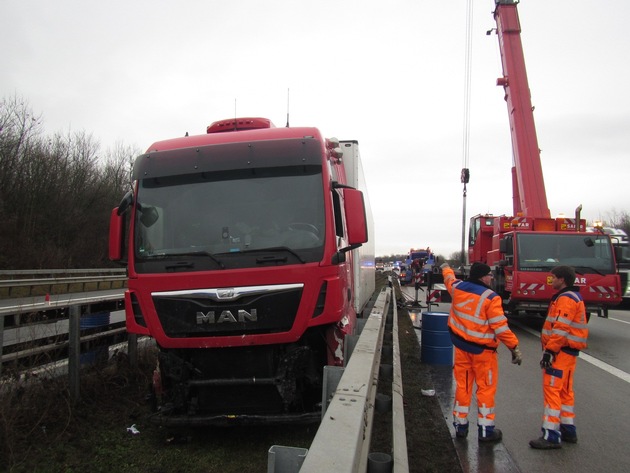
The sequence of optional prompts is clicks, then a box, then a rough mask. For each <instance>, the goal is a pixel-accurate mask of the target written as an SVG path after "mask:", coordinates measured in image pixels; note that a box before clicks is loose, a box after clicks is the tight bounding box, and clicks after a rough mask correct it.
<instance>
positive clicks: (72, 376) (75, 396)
mask: <svg viewBox="0 0 630 473" xmlns="http://www.w3.org/2000/svg"><path fill="white" fill-rule="evenodd" d="M80 356H81V306H80V305H73V306H70V318H69V323H68V385H69V388H70V398H71V399H72V400H73V401H78V400H79V396H80V393H79V371H80V370H81V366H80V361H81V360H80Z"/></svg>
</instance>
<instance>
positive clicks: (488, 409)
mask: <svg viewBox="0 0 630 473" xmlns="http://www.w3.org/2000/svg"><path fill="white" fill-rule="evenodd" d="M479 414H481V415H482V416H483V417H488V416H489V415H490V414H494V407H486V405H485V404H484V405H483V406H481V407H479Z"/></svg>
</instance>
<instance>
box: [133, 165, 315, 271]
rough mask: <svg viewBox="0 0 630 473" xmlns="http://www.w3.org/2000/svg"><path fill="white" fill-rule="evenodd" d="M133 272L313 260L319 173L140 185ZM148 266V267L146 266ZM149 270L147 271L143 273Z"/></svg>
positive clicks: (296, 169)
mask: <svg viewBox="0 0 630 473" xmlns="http://www.w3.org/2000/svg"><path fill="white" fill-rule="evenodd" d="M136 208H137V211H136V222H135V240H134V241H135V256H136V259H137V261H138V266H139V268H138V269H139V270H140V271H142V268H143V266H142V265H143V264H145V266H144V270H145V271H159V270H160V267H159V266H160V265H159V264H158V265H157V266H156V265H155V264H153V263H157V262H158V261H162V265H168V264H171V265H172V262H173V259H177V260H184V261H185V262H186V263H188V267H190V268H194V269H192V270H203V269H219V268H221V269H223V268H234V267H239V268H240V267H256V266H260V264H261V263H260V262H261V261H266V260H265V258H264V255H261V251H252V250H265V249H269V251H270V253H273V254H277V253H280V254H281V256H282V257H281V258H280V257H279V258H272V256H273V255H270V256H269V261H273V262H274V264H279V263H278V262H289V263H290V262H296V263H297V262H302V263H304V262H310V261H319V260H320V259H321V257H322V254H323V244H324V230H325V228H324V197H323V183H322V172H321V166H316V165H309V166H288V167H274V168H259V169H238V170H232V171H217V172H204V173H197V174H188V175H180V176H171V177H159V178H154V179H144V180H141V181H140V183H139V186H138V195H137V200H136ZM152 262H153V263H152ZM149 268H152V269H149Z"/></svg>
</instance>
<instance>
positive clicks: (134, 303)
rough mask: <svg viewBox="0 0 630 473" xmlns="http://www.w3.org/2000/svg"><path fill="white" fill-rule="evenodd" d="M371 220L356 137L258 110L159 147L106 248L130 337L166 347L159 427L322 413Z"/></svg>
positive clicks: (357, 307)
mask: <svg viewBox="0 0 630 473" xmlns="http://www.w3.org/2000/svg"><path fill="white" fill-rule="evenodd" d="M372 229H373V221H372V214H371V210H370V205H369V199H368V196H367V192H366V185H365V179H364V174H363V168H362V164H361V159H360V155H359V147H358V142H357V141H339V140H337V139H335V138H331V139H326V138H324V137H323V136H322V134H321V133H320V131H319V130H318V129H317V128H313V127H288V125H287V127H284V128H277V127H275V126H274V125H273V123H272V122H271V121H270V120H269V119H266V118H258V117H253V118H238V119H229V120H222V121H218V122H214V123H212V124H211V125H210V126H209V127H208V128H207V133H206V134H202V135H196V136H185V137H180V138H174V139H169V140H165V141H158V142H156V143H154V144H153V145H151V146H150V147H149V148H148V150H147V151H146V153H144V154H142V155H140V156H139V157H138V158H137V159H136V160H135V162H134V166H133V190H132V191H130V192H129V193H128V194H127V195H126V196H125V197H124V198H123V200H122V202H121V203H120V205H119V206H118V207H117V208H115V209H113V210H112V213H111V217H110V235H109V236H110V242H109V257H110V259H111V260H113V261H118V262H122V263H125V264H126V265H127V270H128V277H129V279H128V288H127V290H126V293H125V311H126V325H127V330H128V332H129V333H131V334H137V335H145V336H149V337H152V338H153V339H154V340H155V342H156V344H157V347H158V349H159V352H158V362H157V367H156V369H155V372H154V376H153V383H152V395H153V398H154V401H155V402H154V406H155V409H156V413H155V415H154V416H153V417H152V419H153V421H154V422H155V423H159V424H161V425H165V426H189V425H231V424H239V425H242V424H256V423H295V422H315V421H319V420H320V418H321V405H322V402H321V396H322V379H323V368H324V366H326V365H333V366H344V363H345V361H346V360H345V354H344V353H345V352H344V346H345V345H344V344H345V341H346V338H347V337H348V336H349V335H351V334H353V332H354V331H355V328H356V326H357V317H360V316H361V315H362V311H363V310H364V308H365V306H366V304H367V302H368V301H369V299H370V298H371V297H372V295H373V293H374V288H375V267H374V243H373V241H372V239H371V236H372ZM368 237H369V238H368Z"/></svg>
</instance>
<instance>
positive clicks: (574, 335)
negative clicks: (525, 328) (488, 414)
mask: <svg viewBox="0 0 630 473" xmlns="http://www.w3.org/2000/svg"><path fill="white" fill-rule="evenodd" d="M550 280H551V287H553V289H554V290H556V291H558V292H556V294H555V295H554V296H553V297H552V298H551V303H550V304H549V309H548V311H547V319H546V320H545V324H544V325H543V328H542V332H541V334H540V341H541V343H542V349H543V356H542V360H540V367H541V369H542V370H543V398H544V402H545V407H544V410H543V420H542V437H540V438H537V439H535V440H532V441H530V442H529V445H530V446H531V447H532V448H536V449H542V450H549V449H554V448H560V447H562V442H569V443H576V442H577V431H576V428H575V412H574V409H573V407H574V405H575V396H574V393H573V375H574V373H575V365H576V364H577V357H578V356H579V354H580V350H583V349H584V348H586V346H587V343H586V340H587V339H588V328H587V323H588V319H587V315H586V308H585V306H584V301H583V300H582V296H581V295H580V293H579V292H578V288H577V287H575V270H574V269H573V268H572V267H570V266H556V267H555V268H553V269H552V270H551V277H550Z"/></svg>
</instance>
